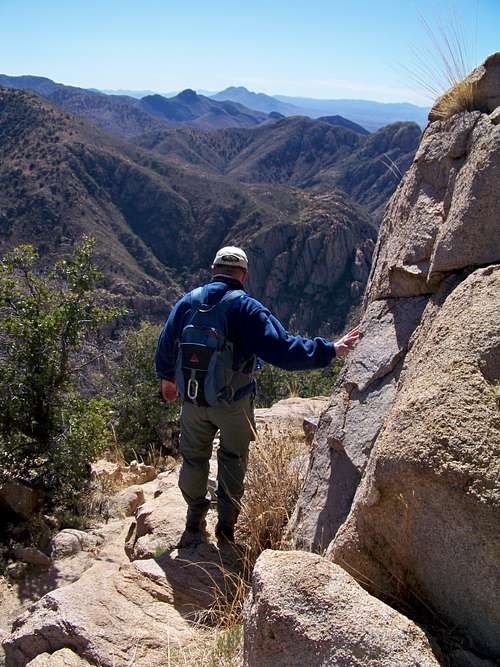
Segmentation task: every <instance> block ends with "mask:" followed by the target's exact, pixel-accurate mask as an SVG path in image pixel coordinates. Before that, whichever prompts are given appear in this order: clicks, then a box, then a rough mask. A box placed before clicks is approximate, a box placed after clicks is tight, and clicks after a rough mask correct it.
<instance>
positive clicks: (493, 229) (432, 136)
mask: <svg viewBox="0 0 500 667" xmlns="http://www.w3.org/2000/svg"><path fill="white" fill-rule="evenodd" d="M499 161H500V130H499V129H498V126H497V125H494V124H493V123H492V121H491V119H490V118H489V117H488V116H486V115H484V114H481V113H480V112H478V111H475V112H471V113H468V112H464V113H462V114H458V115H456V116H453V117H452V118H450V119H449V120H447V121H443V122H435V123H432V124H431V125H430V126H429V128H428V129H427V130H426V131H425V133H424V135H423V138H422V142H421V144H420V147H419V149H418V150H417V154H416V156H415V160H414V162H413V165H412V166H411V167H410V169H409V171H408V172H407V174H406V176H405V178H404V180H403V182H402V184H401V186H400V188H399V189H398V191H397V193H396V195H395V196H394V197H393V199H392V200H391V202H390V204H389V206H388V208H387V211H386V215H385V218H384V223H383V225H382V228H381V230H380V236H379V241H378V245H377V250H376V255H375V257H376V261H375V263H374V268H373V271H372V275H371V278H370V281H369V285H368V292H367V293H368V298H369V300H370V301H373V300H375V299H385V298H390V297H408V296H415V295H416V294H428V293H429V292H434V291H436V289H437V288H438V286H439V284H440V283H441V281H442V279H443V276H444V275H446V273H448V272H456V271H459V270H462V269H465V268H467V267H470V266H482V265H484V264H489V263H492V262H495V261H497V260H498V258H499V256H500V233H499V231H500V230H499V219H498V211H499V208H500V189H499V188H498V164H499Z"/></svg>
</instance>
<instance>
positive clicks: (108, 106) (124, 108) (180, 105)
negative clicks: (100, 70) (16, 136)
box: [0, 74, 269, 138]
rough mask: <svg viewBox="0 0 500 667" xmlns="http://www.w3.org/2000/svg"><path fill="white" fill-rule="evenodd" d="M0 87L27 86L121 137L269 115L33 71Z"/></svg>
mask: <svg viewBox="0 0 500 667" xmlns="http://www.w3.org/2000/svg"><path fill="white" fill-rule="evenodd" d="M0 86H6V87H9V88H16V89H20V90H31V91H33V92H35V93H38V94H39V95H42V96H43V97H46V98H47V99H48V100H50V101H51V102H54V103H55V104H57V105H58V106H60V107H62V108H63V109H64V110H65V111H69V112H70V113H74V114H76V115H78V116H81V117H83V118H86V119H87V120H90V121H91V122H92V123H94V124H95V125H97V127H100V128H101V129H103V130H106V131H108V132H112V133H114V134H118V135H120V136H122V137H125V138H129V137H134V136H137V135H140V134H144V133H145V132H150V131H153V130H155V129H160V128H161V127H179V126H183V125H188V126H191V127H199V128H201V129H212V128H220V127H251V126H252V125H257V124H258V123H262V122H264V121H266V120H268V118H269V116H268V114H264V113H262V112H260V111H255V110H253V109H247V108H246V107H244V106H242V105H241V104H237V103H234V102H231V101H225V102H219V101H217V100H213V99H211V98H208V97H204V96H202V95H197V93H195V92H194V91H193V90H190V89H187V90H185V91H183V92H181V93H179V94H178V95H176V96H175V97H173V98H165V97H163V96H161V95H147V96H146V97H143V98H142V99H136V98H134V97H128V96H126V95H106V94H104V93H101V92H96V91H93V90H87V89H84V88H77V87H75V86H66V85H64V84H61V83H56V82H55V81H52V80H51V79H47V78H45V77H36V76H20V77H10V76H6V75H3V74H2V75H0Z"/></svg>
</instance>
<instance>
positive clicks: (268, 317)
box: [240, 298, 335, 371]
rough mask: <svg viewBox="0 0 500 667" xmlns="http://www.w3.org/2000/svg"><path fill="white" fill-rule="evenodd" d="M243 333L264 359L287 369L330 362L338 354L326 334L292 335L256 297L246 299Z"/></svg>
mask: <svg viewBox="0 0 500 667" xmlns="http://www.w3.org/2000/svg"><path fill="white" fill-rule="evenodd" d="M240 313H241V315H242V325H243V326H242V328H241V333H242V335H243V336H244V337H245V338H246V340H247V342H248V343H249V347H250V348H251V354H256V355H257V356H258V357H260V358H261V359H262V360H263V361H266V362H268V363H269V364H272V365H273V366H278V367H279V368H283V369H284V370H288V371H301V370H309V369H313V368H323V367H324V366H328V364H330V362H331V361H332V359H334V358H335V345H334V343H332V342H330V341H328V340H326V339H325V338H320V337H316V338H304V337H303V336H292V335H290V334H289V333H288V332H287V331H286V329H285V328H284V326H283V325H282V324H281V322H280V321H279V320H278V319H277V318H276V317H274V315H272V313H270V311H269V310H268V309H267V308H265V307H264V306H263V305H262V304H261V303H259V302H258V301H257V300H255V299H252V298H248V299H243V300H242V304H241V311H240Z"/></svg>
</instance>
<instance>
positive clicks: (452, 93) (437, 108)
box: [432, 79, 477, 120]
mask: <svg viewBox="0 0 500 667" xmlns="http://www.w3.org/2000/svg"><path fill="white" fill-rule="evenodd" d="M474 88H475V84H474V82H472V81H468V80H467V79H464V80H463V81H459V82H458V83H456V84H455V85H454V86H452V88H450V89H449V90H447V91H446V92H445V93H444V94H443V95H441V97H440V98H439V100H438V101H437V103H436V104H435V105H434V107H433V109H432V117H433V119H436V120H446V119H447V118H451V116H454V115H455V114H456V113H460V112H461V111H474V109H476V108H477V104H476V100H475V95H474Z"/></svg>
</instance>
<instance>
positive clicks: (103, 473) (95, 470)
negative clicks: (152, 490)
mask: <svg viewBox="0 0 500 667" xmlns="http://www.w3.org/2000/svg"><path fill="white" fill-rule="evenodd" d="M90 468H91V470H90V474H91V477H92V480H94V481H98V482H100V483H101V484H104V485H107V486H110V487H111V488H119V487H127V488H128V490H129V491H130V486H131V485H137V484H145V483H146V482H151V481H153V479H155V478H156V476H157V474H158V472H157V471H156V469H155V467H154V466H150V465H146V464H145V463H138V462H137V461H132V462H131V463H130V465H122V464H120V463H115V462H113V461H106V460H105V459H99V460H98V461H96V462H95V463H92V464H91V466H90Z"/></svg>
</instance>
